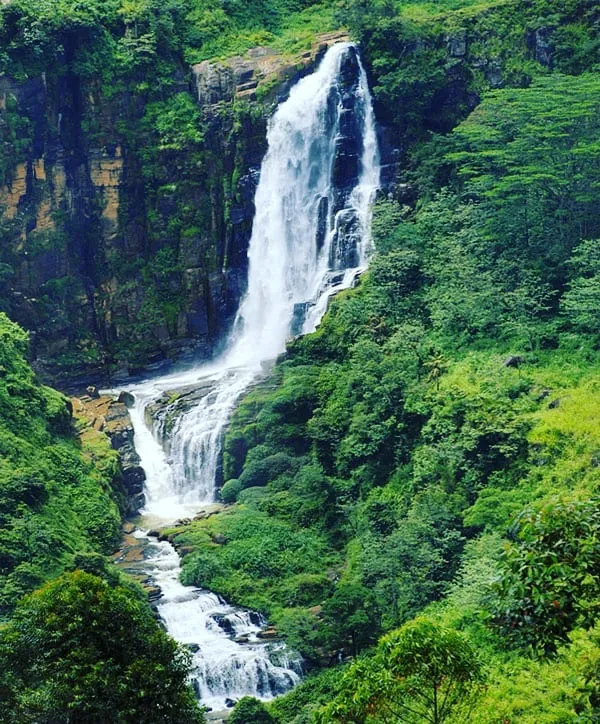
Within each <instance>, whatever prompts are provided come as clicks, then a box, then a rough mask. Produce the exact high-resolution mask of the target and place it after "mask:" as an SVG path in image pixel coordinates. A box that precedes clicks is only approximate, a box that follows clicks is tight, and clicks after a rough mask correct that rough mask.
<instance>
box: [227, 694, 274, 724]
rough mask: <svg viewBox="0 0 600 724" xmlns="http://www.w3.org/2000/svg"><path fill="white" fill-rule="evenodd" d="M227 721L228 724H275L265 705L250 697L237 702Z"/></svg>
mask: <svg viewBox="0 0 600 724" xmlns="http://www.w3.org/2000/svg"><path fill="white" fill-rule="evenodd" d="M228 721H229V724H275V719H273V717H272V716H271V715H270V714H269V712H268V711H267V709H266V707H265V705H264V704H263V703H262V702H260V701H259V700H258V699H254V698H253V697H251V696H244V697H242V698H241V699H240V700H239V701H238V703H237V704H236V705H235V708H234V710H233V712H232V714H231V716H230V717H229V719H228Z"/></svg>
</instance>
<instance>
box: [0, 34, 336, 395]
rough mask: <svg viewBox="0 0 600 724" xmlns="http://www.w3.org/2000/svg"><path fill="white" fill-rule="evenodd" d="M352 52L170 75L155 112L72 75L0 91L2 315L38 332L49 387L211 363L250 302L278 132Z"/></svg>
mask: <svg viewBox="0 0 600 724" xmlns="http://www.w3.org/2000/svg"><path fill="white" fill-rule="evenodd" d="M341 38H343V35H342V34H340V33H331V34H327V35H324V36H321V37H319V38H317V40H316V42H315V44H314V45H313V48H312V50H310V51H308V52H304V53H303V54H301V55H299V56H298V57H294V58H290V57H286V56H283V55H281V54H279V53H276V52H275V51H273V50H271V49H269V48H256V49H253V50H251V51H249V52H248V53H247V55H245V56H243V57H241V56H240V57H235V58H232V59H229V60H228V61H226V62H222V63H210V62H204V63H200V64H198V65H194V66H192V67H186V66H185V65H182V64H180V65H176V64H175V65H174V66H173V69H172V71H171V78H170V87H169V94H168V95H165V99H164V101H161V102H158V103H157V102H156V101H154V100H150V96H149V94H148V92H147V91H145V90H144V88H143V84H142V83H137V85H135V86H134V85H133V84H131V83H130V84H124V85H123V84H121V87H119V86H118V85H117V87H110V88H109V87H107V86H106V84H102V83H101V82H100V81H99V79H97V78H96V77H95V76H93V75H92V76H86V75H84V74H82V73H79V72H78V69H77V67H75V64H73V63H71V64H69V63H68V62H66V61H65V62H63V63H62V64H60V65H59V66H58V67H57V68H53V69H52V68H51V69H49V71H48V72H47V73H42V74H40V75H36V76H34V77H29V78H25V79H23V78H11V77H7V76H0V141H1V142H2V145H1V146H0V150H1V153H0V213H1V215H2V216H1V219H2V224H1V237H2V238H1V239H0V300H1V301H0V307H1V308H2V309H3V310H4V311H6V312H7V313H8V314H9V316H11V317H12V318H13V319H15V320H16V321H18V322H19V323H20V324H21V325H22V326H24V327H25V328H26V329H28V330H30V332H31V333H32V345H31V348H32V356H33V360H32V361H33V364H34V366H35V367H36V368H37V370H38V372H40V373H41V375H42V377H43V379H46V380H49V381H52V382H54V383H57V384H59V385H61V386H63V387H77V386H78V385H80V384H82V383H83V382H85V381H86V380H88V379H89V378H91V377H93V378H94V380H95V381H98V380H102V379H110V380H111V381H112V380H113V379H115V378H116V379H119V378H122V377H126V376H127V375H128V374H130V373H131V372H135V371H136V370H137V369H138V368H140V367H146V366H148V365H152V364H154V365H160V364H163V363H164V361H165V360H168V359H169V358H173V357H176V356H177V357H181V356H186V355H187V356H188V357H191V356H194V357H207V356H209V355H210V354H211V353H212V352H213V351H214V350H215V348H216V347H217V346H218V343H219V340H220V339H221V338H222V337H223V335H224V334H225V332H226V331H227V329H228V326H229V324H230V322H231V320H232V317H233V315H234V313H235V311H236V309H237V305H238V301H239V298H240V295H241V294H243V291H244V288H245V283H246V266H247V246H248V241H249V237H250V232H251V226H252V219H253V216H254V207H253V198H254V189H255V186H256V182H257V178H258V171H259V168H260V162H261V160H262V156H263V154H264V151H265V143H266V121H267V118H268V116H269V115H270V113H271V112H272V110H273V108H274V106H275V104H276V103H277V101H278V100H279V99H280V98H282V97H284V96H285V95H286V93H287V92H288V90H289V87H290V86H291V84H292V83H293V82H294V81H295V80H296V79H297V78H298V77H299V76H300V75H302V74H303V73H306V72H309V71H310V69H311V68H312V67H313V66H314V64H315V62H316V61H317V60H318V59H319V57H320V55H321V54H322V53H323V52H324V50H325V49H326V47H327V46H328V45H329V44H331V43H333V42H336V41H337V40H340V39H341ZM65 52H66V51H65ZM182 129H183V130H182ZM75 370H77V372H75Z"/></svg>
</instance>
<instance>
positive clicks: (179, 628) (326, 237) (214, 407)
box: [131, 43, 379, 707]
mask: <svg viewBox="0 0 600 724" xmlns="http://www.w3.org/2000/svg"><path fill="white" fill-rule="evenodd" d="M267 140H268V150H267V153H266V156H265V158H264V160H263V163H262V167H261V173H260V180H259V183H258V187H257V190H256V197H255V208H256V215H255V219H254V223H253V229H252V236H251V240H250V246H249V252H248V257H249V268H248V289H247V292H246V295H245V296H244V298H243V300H242V302H241V304H240V308H239V311H238V314H237V317H236V320H235V323H234V325H233V330H232V333H231V335H230V337H229V340H228V343H227V345H226V348H225V352H224V354H223V355H222V356H221V357H220V358H219V359H218V360H217V361H215V362H213V363H211V364H209V365H204V366H203V367H200V368H197V369H194V370H192V371H188V372H185V373H182V374H179V375H169V376H165V377H162V378H156V379H154V380H151V381H150V382H147V383H143V384H141V385H137V386H136V387H134V388H133V389H132V392H133V393H134V395H135V399H136V404H135V408H134V409H133V410H132V411H131V416H132V421H133V425H134V428H135V444H136V448H137V450H138V453H139V454H140V457H141V460H142V465H143V467H144V469H145V471H146V476H147V479H146V506H145V509H144V511H142V513H143V514H144V515H146V516H147V517H149V518H152V517H154V518H159V519H160V520H162V521H173V520H176V519H177V518H181V517H184V516H186V515H189V514H190V513H193V512H194V511H197V510H198V509H199V507H200V506H202V505H206V504H208V503H211V502H213V501H214V498H215V481H216V479H217V475H218V466H219V460H220V453H221V443H222V438H223V434H224V430H225V427H226V425H227V423H228V421H229V419H230V416H231V414H232V412H233V410H234V408H235V405H236V403H237V402H238V400H239V399H240V397H241V396H242V395H243V393H244V392H245V391H247V390H248V388H249V387H250V386H251V384H252V383H253V382H254V381H256V380H257V379H258V378H259V377H260V376H261V374H262V373H263V372H262V371H263V365H264V364H265V363H266V362H268V361H270V360H273V359H275V358H276V357H277V356H278V355H279V354H280V353H281V352H283V351H284V349H285V343H286V340H287V339H288V338H289V337H290V336H291V335H294V334H301V333H302V334H303V333H307V332H310V331H312V330H314V329H315V328H316V326H317V325H318V324H319V322H320V320H321V318H322V316H323V314H324V313H325V311H326V309H327V304H328V299H329V298H330V296H331V295H332V294H334V293H335V292H337V291H338V290H340V289H344V288H347V287H349V286H350V285H352V283H353V282H354V280H355V279H356V278H357V276H358V275H359V274H360V272H361V271H362V270H363V269H364V268H365V267H366V264H367V261H368V256H369V253H370V251H371V236H370V231H369V228H370V205H371V202H372V200H373V197H374V194H375V192H376V190H377V187H378V183H379V157H378V150H377V141H376V135H375V122H374V117H373V111H372V107H371V98H370V94H369V90H368V85H367V79H366V75H365V71H364V69H363V67H362V65H361V62H360V58H359V55H358V52H357V49H356V47H355V46H353V45H352V44H350V43H340V44H338V45H334V46H332V47H331V48H330V49H329V50H328V51H327V53H326V54H325V56H324V58H323V60H322V61H321V63H320V65H319V67H318V69H317V70H316V71H315V72H314V73H313V74H311V75H309V76H306V77H305V78H303V79H302V80H300V81H299V82H298V83H297V84H296V85H295V86H294V87H293V88H292V90H291V92H290V95H289V98H288V100H287V101H285V102H284V103H282V104H281V105H280V106H279V108H278V109H277V111H276V112H275V114H274V115H273V117H272V118H271V120H270V123H269V128H268V139H267ZM190 390H191V391H192V392H191V393H190ZM173 391H175V392H173ZM168 392H169V393H170V396H169V395H167V393H168ZM190 394H191V397H190ZM165 395H167V396H166V397H165ZM161 396H162V399H163V400H166V402H165V404H164V405H162V408H161V410H162V411H161V414H160V415H158V416H157V417H156V418H155V422H154V429H153V430H150V429H149V427H148V426H147V424H146V423H147V420H145V417H146V412H147V411H149V410H150V409H151V408H150V407H149V406H151V405H153V404H155V403H156V400H157V399H159V398H161ZM190 400H192V402H191V403H190ZM169 420H171V421H172V420H174V422H173V423H172V425H171V426H170V428H169V425H168V424H167V423H168V421H169ZM167 430H169V431H168V432H166V431H167ZM167 545H168V544H167ZM153 546H154V554H153V555H152V556H151V557H150V558H149V560H148V561H147V572H148V573H149V575H150V576H151V577H152V578H153V579H154V580H155V581H156V582H157V583H158V585H160V587H161V590H162V593H163V598H162V599H161V602H160V604H159V612H160V614H161V616H162V618H163V620H164V621H165V624H166V626H167V629H168V631H169V632H170V633H171V634H172V635H173V636H174V637H175V638H176V639H178V640H179V641H182V642H183V643H187V644H194V645H195V646H198V647H199V648H198V651H197V652H196V653H195V655H194V672H193V678H194V680H195V681H196V686H197V691H198V692H199V695H200V696H201V698H202V700H203V701H204V702H205V703H206V702H210V704H211V705H214V706H221V707H222V706H223V705H224V701H225V699H226V698H228V697H238V696H241V695H243V694H250V695H253V696H258V697H260V698H264V699H268V698H271V697H272V696H274V695H276V694H278V693H282V692H283V691H285V690H286V689H288V688H290V687H291V686H293V685H294V684H295V683H296V681H297V680H298V670H297V664H294V662H293V661H291V660H286V658H285V656H286V654H285V651H284V650H277V647H275V649H273V648H272V647H271V648H269V646H267V645H265V644H260V645H258V644H257V641H256V639H253V638H252V637H253V636H254V635H255V634H256V632H257V630H258V629H259V628H260V626H258V628H256V627H257V624H256V621H254V622H252V621H250V619H249V618H248V614H247V613H243V614H242V613H241V612H240V611H239V610H238V609H232V608H231V607H228V606H227V604H226V603H224V602H223V601H221V600H220V599H219V598H218V597H216V596H215V595H214V594H212V593H210V592H207V591H202V590H201V589H195V588H190V587H184V586H182V585H181V584H180V583H179V580H178V573H179V559H178V556H177V554H176V552H175V551H174V549H173V548H172V547H165V546H162V547H161V546H160V545H159V544H156V543H155V542H153ZM223 616H225V617H226V618H227V617H228V618H227V620H228V622H229V623H228V626H227V627H226V628H228V629H229V632H227V631H225V630H223V628H222V627H220V626H219V625H218V623H215V622H218V621H221V622H222V621H223V620H224V619H223ZM236 616H238V618H236ZM240 616H241V618H240ZM253 627H254V628H253ZM240 632H242V633H243V636H244V637H249V638H245V640H244V641H243V642H241V643H240V642H239V641H235V640H234V639H235V638H236V636H237V637H238V638H239V635H240ZM275 659H276V660H275Z"/></svg>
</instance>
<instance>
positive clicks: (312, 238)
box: [226, 43, 379, 367]
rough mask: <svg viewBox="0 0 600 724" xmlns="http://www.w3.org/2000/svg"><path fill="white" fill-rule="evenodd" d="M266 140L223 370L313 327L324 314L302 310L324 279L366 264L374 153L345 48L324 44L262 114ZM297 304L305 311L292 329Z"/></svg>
mask: <svg viewBox="0 0 600 724" xmlns="http://www.w3.org/2000/svg"><path fill="white" fill-rule="evenodd" d="M267 139H268V150H267V154H266V156H265V158H264V161H263V164H262V168H261V173H260V181H259V184H258V188H257V190H256V196H255V207H256V215H255V218H254V224H253V229H252V237H251V240H250V247H249V253H248V256H249V271H248V290H247V293H246V296H245V297H244V299H243V301H242V304H241V306H240V309H239V312H238V315H237V319H236V323H235V325H234V331H233V334H232V337H231V339H230V343H229V351H228V352H227V354H226V365H227V366H228V367H235V366H241V365H251V364H254V363H257V362H260V361H262V360H268V359H273V358H274V357H276V356H277V355H278V354H280V353H281V352H282V351H283V350H284V348H285V342H286V339H287V338H288V336H289V335H290V334H291V333H292V332H300V331H302V332H308V331H311V328H312V329H314V327H315V326H316V324H318V322H319V321H320V317H321V316H322V314H323V312H324V308H321V309H320V312H319V313H318V314H317V315H314V314H313V315H312V316H311V315H310V314H307V312H308V311H309V309H310V308H311V307H312V306H313V305H314V306H316V307H319V305H318V300H319V297H320V296H322V295H323V294H326V292H327V290H328V289H329V288H330V287H331V279H332V278H335V275H332V274H331V273H332V272H345V271H350V270H352V271H353V272H354V273H355V272H356V271H357V270H358V269H360V268H362V267H364V266H365V265H366V261H367V257H368V253H369V250H370V246H371V237H370V233H369V207H370V202H371V201H372V198H373V195H374V193H375V191H376V189H377V186H378V183H379V155H378V150H377V139H376V135H375V122H374V118H373V111H372V107H371V97H370V94H369V89H368V85H367V78H366V74H365V72H364V69H363V67H362V65H361V62H360V58H359V55H358V51H357V49H356V47H355V46H354V45H352V44H350V43H339V44H337V45H334V46H332V47H331V48H330V49H329V51H328V52H327V54H326V55H325V57H324V58H323V60H322V62H321V64H320V66H319V68H318V69H317V71H316V72H315V73H313V74H312V75H309V76H307V77H305V78H303V79H302V80H301V81H300V82H299V83H298V84H297V85H296V86H294V88H292V91H291V93H290V96H289V98H288V100H287V101H285V102H284V103H282V104H281V105H280V106H279V108H278V110H277V112H276V113H275V114H274V115H273V117H272V118H271V121H270V124H269V130H268V135H267ZM343 276H344V275H342V277H343ZM338 277H339V275H338ZM353 277H354V274H352V275H349V280H348V283H349V281H350V280H351V278H353ZM340 281H341V280H339V279H338V283H339V282H340ZM327 296H328V295H327ZM298 305H302V306H303V307H304V309H303V310H302V311H303V312H304V314H303V316H304V317H305V319H303V320H302V323H300V324H299V323H298V315H297V312H298ZM295 311H296V315H295V314H294V312H295ZM309 319H310V322H309V324H308V326H307V325H306V321H308V320H309ZM292 322H294V327H295V329H292Z"/></svg>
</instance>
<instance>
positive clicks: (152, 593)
mask: <svg viewBox="0 0 600 724" xmlns="http://www.w3.org/2000/svg"><path fill="white" fill-rule="evenodd" d="M146 595H147V596H148V601H149V602H150V603H156V602H157V601H159V600H160V597H161V596H162V591H161V590H160V588H159V587H158V586H152V587H151V588H147V589H146Z"/></svg>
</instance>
